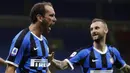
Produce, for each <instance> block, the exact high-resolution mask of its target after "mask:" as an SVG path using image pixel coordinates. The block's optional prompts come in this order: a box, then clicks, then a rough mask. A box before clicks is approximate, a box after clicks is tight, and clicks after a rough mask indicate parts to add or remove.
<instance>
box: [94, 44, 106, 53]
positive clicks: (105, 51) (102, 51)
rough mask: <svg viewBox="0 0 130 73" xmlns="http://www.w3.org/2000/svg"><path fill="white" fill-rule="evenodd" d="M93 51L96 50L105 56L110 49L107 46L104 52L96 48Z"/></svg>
mask: <svg viewBox="0 0 130 73" xmlns="http://www.w3.org/2000/svg"><path fill="white" fill-rule="evenodd" d="M93 49H94V50H96V51H97V52H99V53H100V54H105V53H106V52H107V50H108V47H107V46H106V47H105V50H104V51H100V50H98V49H97V48H95V47H94V46H93Z"/></svg>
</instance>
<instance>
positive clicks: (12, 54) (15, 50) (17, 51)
mask: <svg viewBox="0 0 130 73" xmlns="http://www.w3.org/2000/svg"><path fill="white" fill-rule="evenodd" d="M26 41H27V40H26V39H25V34H23V32H22V31H21V32H19V34H17V35H16V36H15V37H14V39H13V41H12V43H11V47H10V51H9V54H8V57H7V59H6V61H5V62H6V63H9V64H11V65H14V66H15V67H18V66H19V64H20V62H21V59H22V57H23V55H24V50H25V48H26V45H27V42H26Z"/></svg>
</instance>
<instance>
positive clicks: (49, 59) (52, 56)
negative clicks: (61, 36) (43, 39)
mask: <svg viewBox="0 0 130 73" xmlns="http://www.w3.org/2000/svg"><path fill="white" fill-rule="evenodd" d="M53 59H54V52H52V53H51V54H49V56H48V61H49V62H52V60H53Z"/></svg>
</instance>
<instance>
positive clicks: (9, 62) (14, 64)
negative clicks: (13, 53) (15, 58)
mask: <svg viewBox="0 0 130 73" xmlns="http://www.w3.org/2000/svg"><path fill="white" fill-rule="evenodd" d="M5 62H6V63H8V64H11V65H13V66H15V67H18V65H17V64H16V63H13V62H11V61H7V60H6V61H5Z"/></svg>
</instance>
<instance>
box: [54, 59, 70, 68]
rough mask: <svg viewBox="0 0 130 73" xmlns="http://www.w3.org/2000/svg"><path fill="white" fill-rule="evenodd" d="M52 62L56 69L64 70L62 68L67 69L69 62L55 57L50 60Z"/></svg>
mask: <svg viewBox="0 0 130 73" xmlns="http://www.w3.org/2000/svg"><path fill="white" fill-rule="evenodd" d="M52 64H53V65H54V66H55V67H56V68H57V69H60V70H64V69H67V68H68V67H69V64H68V62H67V61H66V60H63V61H60V60H56V59H53V60H52Z"/></svg>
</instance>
